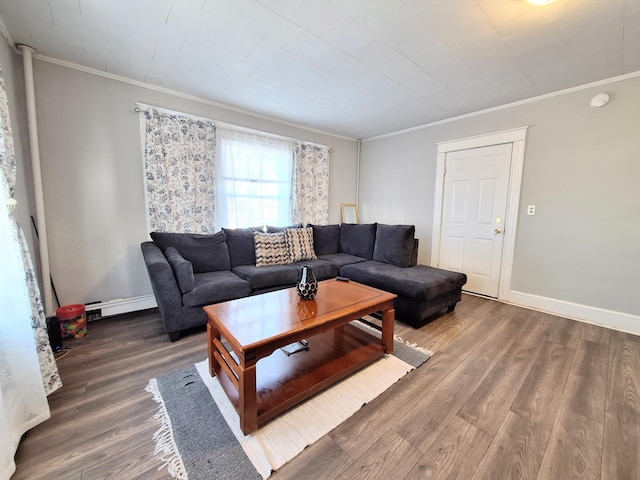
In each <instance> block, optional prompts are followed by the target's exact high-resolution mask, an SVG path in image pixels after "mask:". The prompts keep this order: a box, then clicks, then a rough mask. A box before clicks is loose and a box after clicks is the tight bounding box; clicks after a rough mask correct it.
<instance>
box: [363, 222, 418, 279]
mask: <svg viewBox="0 0 640 480" xmlns="http://www.w3.org/2000/svg"><path fill="white" fill-rule="evenodd" d="M415 233H416V227H415V226H414V225H384V224H381V223H379V224H378V228H377V232H376V243H375V246H374V249H373V260H375V261H376V262H383V263H389V264H391V265H395V266H397V267H403V268H406V267H409V266H411V254H412V253H413V245H414V238H415Z"/></svg>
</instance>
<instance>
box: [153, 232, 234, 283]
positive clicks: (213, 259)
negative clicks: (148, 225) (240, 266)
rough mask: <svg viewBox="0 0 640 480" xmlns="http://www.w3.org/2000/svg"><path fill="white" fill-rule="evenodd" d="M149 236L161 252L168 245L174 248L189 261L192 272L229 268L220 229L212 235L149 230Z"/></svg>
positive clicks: (223, 236)
mask: <svg viewBox="0 0 640 480" xmlns="http://www.w3.org/2000/svg"><path fill="white" fill-rule="evenodd" d="M151 238H152V240H153V241H154V243H155V244H156V245H158V247H160V250H162V251H163V252H165V251H166V250H167V248H169V247H173V248H175V249H176V250H177V251H178V252H179V253H180V255H182V257H183V258H184V259H185V260H187V261H189V262H191V264H192V265H193V273H203V272H217V271H220V270H231V261H230V257H229V249H228V248H227V243H226V236H225V234H224V232H222V231H220V232H218V233H215V234H213V235H201V234H197V233H169V232H151Z"/></svg>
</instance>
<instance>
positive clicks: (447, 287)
mask: <svg viewBox="0 0 640 480" xmlns="http://www.w3.org/2000/svg"><path fill="white" fill-rule="evenodd" d="M340 275H342V276H345V277H349V278H350V279H352V280H355V281H356V282H360V283H364V284H366V285H370V286H372V287H374V288H379V289H381V290H386V291H388V292H391V293H395V294H396V295H403V296H405V297H409V298H413V299H416V300H428V299H430V298H435V297H438V296H440V295H443V294H445V293H448V292H451V291H455V290H458V289H460V288H462V286H463V285H464V284H465V283H467V276H466V275H465V274H464V273H458V272H450V271H448V270H441V269H439V268H434V267H428V266H426V265H416V266H414V267H409V268H402V267H396V266H395V265H389V264H388V263H381V262H375V261H370V262H362V263H356V264H352V265H345V266H344V267H342V268H341V269H340Z"/></svg>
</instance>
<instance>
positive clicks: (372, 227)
mask: <svg viewBox="0 0 640 480" xmlns="http://www.w3.org/2000/svg"><path fill="white" fill-rule="evenodd" d="M375 241H376V224H375V223H363V224H355V223H343V224H342V225H341V226H340V252H341V253H347V254H349V255H354V256H356V257H361V258H366V259H367V260H371V259H373V247H374V245H375Z"/></svg>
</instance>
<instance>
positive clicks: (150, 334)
mask: <svg viewBox="0 0 640 480" xmlns="http://www.w3.org/2000/svg"><path fill="white" fill-rule="evenodd" d="M396 334H398V335H399V336H401V337H402V338H403V339H405V340H407V341H410V342H412V343H417V344H418V345H419V346H421V347H424V348H428V349H430V350H432V351H433V352H435V353H434V355H433V357H432V358H431V359H430V360H429V362H427V364H426V365H425V366H423V367H421V368H420V369H418V370H417V371H416V372H414V373H412V374H411V375H409V376H407V377H404V378H403V379H401V380H400V381H399V382H398V383H397V384H395V385H394V386H393V387H391V388H390V389H389V390H387V391H386V392H384V393H383V394H382V395H381V396H380V397H378V398H377V399H375V400H374V401H372V402H370V403H369V404H367V405H365V406H364V407H363V408H362V409H360V410H359V411H358V412H357V413H356V414H355V415H354V416H353V417H351V418H350V419H349V420H347V421H346V422H344V423H343V424H342V425H340V426H339V427H337V428H336V429H335V430H333V431H332V432H331V433H330V434H328V435H327V436H325V437H324V438H322V439H321V440H320V441H318V442H316V443H315V444H313V445H312V446H311V447H309V448H307V449H306V450H305V451H304V452H302V453H301V454H300V455H299V456H298V457H296V458H295V459H293V460H292V461H291V462H289V463H288V464H287V465H285V466H284V467H282V468H281V469H280V470H278V471H277V472H275V473H274V474H273V476H272V478H274V479H276V480H282V479H288V478H291V479H300V478H304V479H314V478H315V479H323V480H326V479H344V478H348V479H360V478H362V479H365V478H369V479H378V478H380V479H382V478H394V479H396V480H402V479H405V480H414V479H416V480H417V479H473V480H480V479H491V480H494V479H537V480H547V479H549V480H556V479H573V478H575V479H602V480H614V479H615V480H620V479H629V480H631V479H638V478H640V337H637V336H634V335H629V334H625V333H621V332H616V331H613V330H607V329H604V328H600V327H596V326H592V325H587V324H583V323H580V322H575V321H572V320H567V319H564V318H560V317H555V316H552V315H548V314H544V313H540V312H535V311H531V310H526V309H522V308H518V307H514V306H510V305H505V304H501V303H497V302H494V301H491V300H487V299H483V298H479V297H474V296H470V295H464V296H463V300H462V302H460V303H459V304H458V307H457V308H456V310H455V311H454V312H452V313H450V314H446V315H443V316H441V317H439V318H437V319H435V320H434V321H432V322H431V323H429V324H428V325H426V326H424V327H423V328H421V329H419V330H415V329H413V328H411V327H408V326H405V325H403V324H401V323H398V322H396ZM65 347H69V353H68V354H67V355H66V356H64V357H62V358H60V359H59V360H58V365H59V368H60V373H61V376H62V380H63V383H64V385H65V386H64V387H63V388H62V389H61V390H59V391H58V392H55V393H54V394H52V395H51V396H50V397H49V403H50V406H51V413H52V416H51V418H50V419H49V420H48V421H46V422H45V423H43V424H41V425H39V426H37V427H36V428H34V429H32V430H31V431H29V432H28V433H27V434H26V435H25V436H24V437H23V439H22V442H21V445H20V448H19V450H18V453H17V455H16V464H17V472H16V474H15V475H14V477H12V478H14V479H41V478H42V479H44V478H47V479H50V478H55V479H70V480H89V479H110V478H112V479H129V478H142V479H156V478H158V479H159V478H168V474H167V473H166V471H165V470H164V469H162V462H161V461H160V460H158V459H157V458H155V457H154V454H153V451H154V442H153V440H152V436H153V433H154V432H155V431H156V430H157V428H158V425H157V423H156V422H155V420H153V418H152V417H153V415H154V414H155V412H156V411H157V405H156V403H155V402H154V401H153V400H152V398H151V395H150V394H149V393H147V392H146V391H145V390H144V388H145V386H146V385H147V382H148V380H149V379H150V378H153V377H155V376H157V375H158V374H161V373H166V372H169V371H171V370H175V369H177V368H180V367H183V366H186V365H189V364H191V363H194V362H197V361H200V360H203V359H204V358H206V343H205V332H204V329H202V330H200V331H196V332H194V333H192V334H189V335H187V336H186V337H184V338H182V339H181V340H179V341H178V342H176V343H170V342H169V340H168V337H167V335H165V334H164V332H163V331H162V326H161V325H160V320H159V318H158V314H157V312H155V311H153V310H151V311H147V312H142V313H138V314H131V315H125V316H122V317H116V318H109V319H104V320H100V321H97V322H92V323H90V324H89V334H88V335H87V336H86V337H85V338H83V339H81V340H72V341H69V342H67V343H65ZM159 468H160V469H159Z"/></svg>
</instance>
